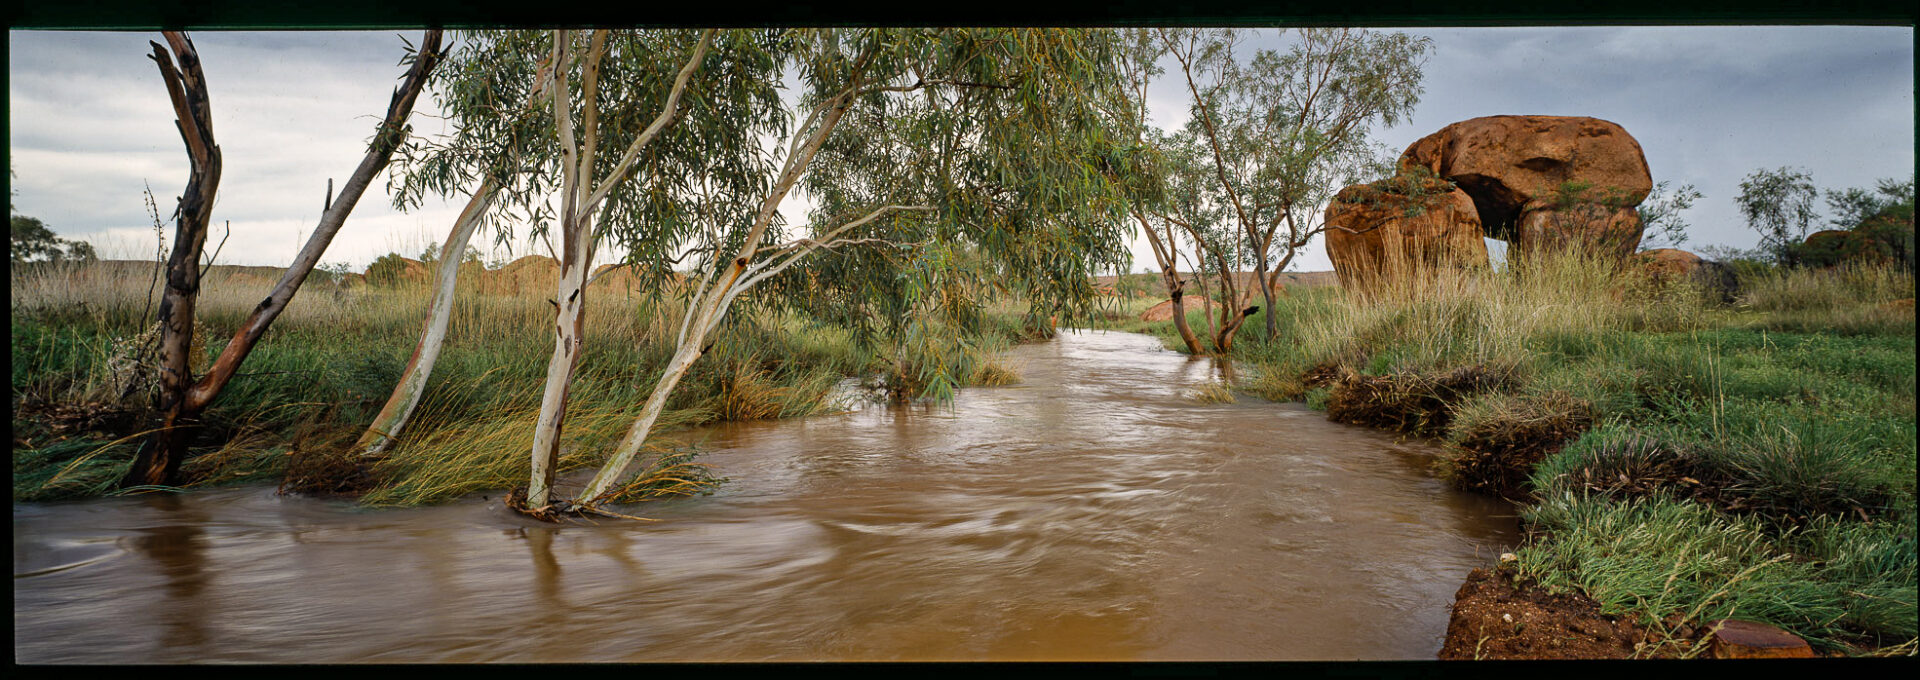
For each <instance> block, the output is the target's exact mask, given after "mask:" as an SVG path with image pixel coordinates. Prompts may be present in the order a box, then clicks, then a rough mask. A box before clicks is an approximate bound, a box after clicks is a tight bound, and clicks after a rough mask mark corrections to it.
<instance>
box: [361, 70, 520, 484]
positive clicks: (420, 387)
mask: <svg viewBox="0 0 1920 680" xmlns="http://www.w3.org/2000/svg"><path fill="white" fill-rule="evenodd" d="M552 78H553V68H552V62H548V63H547V64H546V65H544V66H542V67H541V68H540V72H539V73H538V74H537V75H536V76H534V85H533V89H532V91H531V92H530V93H529V94H528V95H527V107H528V108H531V107H533V106H535V105H537V104H538V103H539V102H540V101H541V99H542V98H544V96H545V94H546V88H547V84H548V83H551V82H552ZM499 187H500V184H499V181H498V180H496V179H495V178H493V177H488V178H487V179H485V180H484V181H482V182H481V184H480V188H479V189H478V190H475V191H474V192H473V196H472V198H470V199H468V201H467V207H466V209H464V210H462V211H460V217H459V218H458V219H456V220H454V223H453V230H452V232H450V233H448V234H447V241H446V243H445V244H444V245H442V246H441V248H440V252H441V253H464V252H467V241H468V239H470V238H471V237H472V236H473V232H474V230H475V229H477V228H478V227H479V226H480V221H481V217H483V216H485V215H486V213H487V210H488V209H489V208H490V207H492V205H493V199H494V197H495V196H496V195H497V192H498V191H499ZM459 273H460V266H459V258H458V256H456V255H443V256H442V257H441V258H440V269H439V271H437V272H435V275H434V284H435V285H434V292H433V302H432V303H430V304H429V305H428V312H427V323H426V326H425V327H424V328H422V329H421V331H420V340H419V342H417V343H415V344H414V348H413V356H412V357H410V358H409V359H408V360H407V367H406V369H405V370H403V371H402V372H401V374H400V380H399V382H398V383H396V384H395V385H394V387H393V394H392V395H390V396H388V397H387V403H386V405H385V406H382V407H381V408H380V414H379V415H376V416H374V418H373V422H372V423H371V424H369V425H368V426H367V431H366V432H365V433H362V434H361V435H360V439H359V441H357V442H354V445H353V448H354V450H356V451H359V452H360V454H361V455H364V456H376V455H379V454H381V453H383V452H385V451H386V450H387V448H388V447H390V446H392V445H393V442H394V440H396V439H398V438H399V437H400V431H401V429H402V428H405V427H406V426H407V420H408V419H409V418H412V417H413V412H414V409H416V408H419V406H420V397H421V395H423V394H425V393H426V391H427V379H428V378H430V377H432V376H433V366H434V364H435V363H437V362H438V361H439V360H440V348H441V347H442V346H444V345H445V344H446V339H447V324H448V323H449V322H450V320H451V319H452V317H453V301H454V295H455V287H456V285H457V284H458V282H459Z"/></svg>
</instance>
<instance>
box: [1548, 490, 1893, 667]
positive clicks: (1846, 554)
mask: <svg viewBox="0 0 1920 680" xmlns="http://www.w3.org/2000/svg"><path fill="white" fill-rule="evenodd" d="M1525 519H1526V520H1527V521H1528V522H1530V523H1531V524H1532V525H1533V526H1535V527H1536V528H1537V529H1538V530H1539V531H1540V534H1539V536H1540V538H1538V539H1537V540H1535V541H1533V542H1531V543H1529V544H1528V545H1526V546H1524V547H1522V548H1521V549H1519V550H1518V551H1517V552H1516V555H1517V556H1518V557H1519V561H1518V566H1519V573H1520V575H1521V576H1523V577H1525V578H1529V579H1532V580H1534V581H1536V582H1538V583H1539V584H1541V585H1542V586H1545V587H1547V588H1549V589H1570V588H1571V589H1578V591H1579V592H1581V593H1584V594H1586V595H1587V596H1589V597H1592V598H1593V599H1594V600H1596V601H1597V602H1599V603H1600V605H1601V608H1602V611H1605V612H1607V613H1611V614H1637V615H1639V616H1640V617H1641V618H1642V620H1644V621H1646V622H1655V621H1662V620H1664V619H1666V618H1667V617H1668V616H1670V615H1672V614H1676V613H1677V614H1681V615H1682V616H1684V617H1685V618H1686V619H1687V620H1691V621H1706V620H1712V619H1719V618H1740V619H1745V620H1752V621H1759V622H1762V623H1768V624H1772V625H1776V626H1780V627H1781V628H1784V629H1786V630H1789V631H1792V632H1794V633H1795V634H1797V635H1800V636H1802V637H1804V638H1807V640H1808V641H1809V642H1812V643H1813V644H1815V645H1816V646H1819V647H1823V648H1828V649H1837V648H1840V645H1841V644H1842V643H1846V642H1860V641H1862V640H1861V638H1862V637H1863V635H1862V633H1861V631H1870V633H1869V634H1868V635H1870V636H1873V637H1876V638H1877V639H1875V640H1874V641H1873V642H1876V643H1885V642H1894V641H1900V640H1904V639H1907V638H1911V637H1913V636H1914V634H1915V614H1914V612H1915V609H1914V607H1915V605H1916V600H1915V597H1914V593H1915V591H1916V582H1915V572H1914V561H1913V557H1912V552H1911V550H1912V547H1913V539H1912V534H1911V533H1906V534H1901V533H1900V532H1898V531H1889V530H1888V529H1885V528H1875V527H1873V526H1871V525H1864V524H1859V523H1849V522H1840V521H1835V520H1826V521H1822V522H1819V523H1814V524H1810V525H1808V526H1807V527H1806V528H1803V529H1798V530H1790V531H1787V532H1780V531H1777V530H1775V529H1773V528H1771V527H1769V526H1768V525H1767V523H1765V522H1763V521H1761V520H1759V519H1755V518H1749V517H1741V516H1737V515H1727V514H1724V513H1720V512H1717V511H1715V510H1714V509H1713V508H1711V507H1709V506H1707V505H1704V504H1701V503H1695V502H1687V501H1676V500H1673V499H1671V498H1666V497H1659V496H1656V497H1651V498H1642V499H1633V500H1627V501H1617V500H1612V499H1608V498H1605V497H1579V496H1570V495H1568V496H1555V497H1550V498H1547V499H1545V500H1544V501H1543V502H1541V503H1540V504H1538V505H1535V506H1533V507H1531V508H1528V509H1527V510H1526V511H1525ZM1903 551H1904V552H1903ZM1869 592H1870V593H1873V596H1872V597H1863V596H1862V595H1863V594H1865V593H1869Z"/></svg>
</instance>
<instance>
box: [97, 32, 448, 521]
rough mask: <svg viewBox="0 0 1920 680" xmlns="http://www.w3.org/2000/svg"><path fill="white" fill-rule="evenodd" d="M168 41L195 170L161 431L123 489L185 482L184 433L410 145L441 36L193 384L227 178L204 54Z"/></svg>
mask: <svg viewBox="0 0 1920 680" xmlns="http://www.w3.org/2000/svg"><path fill="white" fill-rule="evenodd" d="M163 35H165V36H166V38H167V42H168V43H170V44H172V45H173V49H174V52H175V53H176V54H178V55H179V57H180V67H179V69H178V70H176V69H174V68H173V66H172V65H171V60H170V59H168V57H167V54H166V52H165V50H163V49H162V48H161V47H160V45H159V44H158V43H155V44H154V45H153V49H154V55H153V59H154V61H155V62H157V63H159V64H160V74H161V77H162V78H163V79H165V80H166V83H167V93H168V95H169V96H170V97H171V98H172V100H173V106H174V113H175V114H176V115H177V116H178V117H179V127H180V130H181V137H182V138H183V139H185V140H186V144H187V153H188V156H189V157H191V158H192V159H193V165H192V175H191V176H190V178H189V181H188V185H187V192H186V194H185V195H183V196H182V198H181V201H180V209H179V214H180V221H179V228H178V230H177V231H176V234H175V239H174V250H173V252H172V254H171V255H170V256H169V257H168V264H167V269H168V272H167V293H166V295H165V296H164V297H163V298H162V299H161V306H160V319H161V322H162V324H163V325H165V326H166V328H167V330H165V331H163V333H162V350H161V362H162V370H161V373H162V375H161V387H162V389H161V396H160V412H161V413H162V422H161V427H160V428H159V429H158V430H156V431H155V432H154V433H153V435H152V436H150V437H149V438H148V439H147V441H146V443H145V444H144V445H142V447H141V449H140V452H139V453H138V454H137V455H136V457H135V459H134V464H133V467H132V469H130V470H128V472H127V475H126V477H124V478H123V479H122V480H121V486H122V487H123V488H125V487H134V486H142V485H162V484H165V485H177V484H178V483H179V471H180V463H181V460H182V459H184V458H185V456H186V444H187V441H188V439H189V437H188V436H187V432H186V431H185V430H186V429H188V428H190V427H191V425H192V424H193V423H194V422H195V421H197V420H198V418H199V416H200V414H201V413H202V412H203V411H205V409H206V408H207V406H208V405H209V404H211V403H213V401H214V399H216V398H218V397H219V396H220V392H221V390H222V389H224V388H225V387H226V386H227V383H228V382H229V381H231V380H232V379H233V376H234V375H235V374H236V373H237V372H238V371H239V369H240V365H241V364H242V363H243V362H245V361H246V359H247V355H248V354H249V353H251V352H252V351H253V348H254V346H255V345H256V344H257V343H258V342H259V341H260V337H261V336H262V335H264V334H266V332H267V327H268V326H270V325H271V324H272V323H273V320H274V319H275V318H277V317H279V316H280V313H281V312H282V311H285V310H286V307H287V304H288V303H290V302H292V301H293V296H294V294H295V293H298V292H299V290H300V285H301V284H302V283H305V282H306V279H307V275H308V274H311V273H312V272H313V268H314V266H315V265H317V264H319V262H320V257H321V255H323V254H324V253H325V252H326V249H327V246H328V245H329V244H331V243H332V242H333V237H334V235H335V234H337V233H339V231H340V227H341V226H342V225H344V224H345V223H346V220H347V216H348V215H349V214H350V213H352V212H353V206H354V204H355V203H357V202H358V201H359V200H360V195H361V194H362V193H365V191H366V188H367V185H368V184H369V183H371V182H372V181H373V177H374V175H377V174H379V173H380V171H381V170H383V169H385V168H386V166H387V161H388V160H390V159H391V158H392V157H393V151H394V149H395V148H397V147H398V146H399V145H400V143H401V142H402V141H404V140H405V139H406V136H407V130H408V128H407V117H408V116H409V115H411V114H412V112H413V105H414V102H415V100H417V99H418V98H419V95H420V90H421V88H422V87H423V86H424V84H425V82H426V78H427V75H428V73H429V72H430V71H431V70H432V69H433V67H434V65H435V64H437V63H439V61H440V59H441V57H442V56H443V55H442V53H441V52H440V31H439V30H430V31H427V34H426V38H425V39H424V40H422V42H421V44H420V49H419V50H418V52H417V53H416V54H415V55H414V56H413V59H412V62H413V63H412V66H411V67H410V68H409V69H408V71H407V75H406V80H405V81H404V82H402V83H401V85H400V87H397V88H395V89H394V93H393V99H392V101H391V102H389V103H388V105H387V115H386V117H385V118H384V119H382V120H381V121H380V125H379V127H378V128H377V129H376V131H375V133H374V137H373V140H372V142H371V143H370V144H369V146H368V149H367V154H366V156H365V157H364V158H363V159H361V161H360V166H359V167H358V168H356V169H354V172H353V176H352V177H349V178H348V179H347V182H346V184H345V185H344V186H342V187H341V188H340V194H339V195H338V196H337V197H336V198H335V199H334V200H333V201H332V202H331V204H330V205H328V206H327V208H326V210H325V211H324V212H323V213H322V214H321V216H320V222H319V224H318V225H317V226H315V227H314V230H313V234H312V235H311V236H309V237H308V238H307V243H306V245H305V246H304V247H303V248H301V250H300V253H299V254H298V255H296V256H295V257H294V261H293V264H292V265H290V266H288V267H287V271H286V273H285V274H283V275H282V276H281V277H280V281H279V283H277V284H275V285H274V287H273V290H272V292H270V293H269V294H268V295H267V297H266V299H263V300H261V301H260V304H259V305H257V306H255V307H254V309H253V312H252V313H251V314H249V315H248V316H247V319H246V320H245V321H243V322H242V323H241V324H240V329H239V330H238V331H237V332H235V333H234V335H233V339H232V340H231V341H229V342H228V343H227V346H226V349H224V350H222V351H221V352H220V356H219V357H218V358H216V359H215V360H214V362H213V364H212V366H210V367H209V368H208V371H207V374H206V375H204V376H201V377H200V379H199V380H192V374H191V370H190V367H189V365H188V361H189V359H190V357H189V356H188V348H189V347H191V345H192V342H193V336H192V333H193V303H194V299H195V298H196V297H197V296H198V294H199V290H200V280H199V275H198V272H197V271H194V272H193V273H191V274H190V273H189V271H190V270H194V269H195V267H196V264H197V263H198V260H199V256H200V251H201V250H202V249H203V247H204V246H205V244H206V235H207V221H208V218H209V216H210V213H211V212H212V209H213V194H214V189H215V188H216V187H217V185H218V183H219V178H220V156H219V148H218V147H217V146H215V145H214V144H213V120H212V115H211V111H210V110H209V107H208V103H207V92H206V82H205V79H204V76H203V75H202V73H201V71H200V58H199V54H198V52H196V51H195V50H194V49H193V43H192V42H191V41H189V40H188V39H187V37H186V36H185V35H184V34H181V33H177V32H166V33H164V34H163Z"/></svg>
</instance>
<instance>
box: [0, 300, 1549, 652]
mask: <svg viewBox="0 0 1920 680" xmlns="http://www.w3.org/2000/svg"><path fill="white" fill-rule="evenodd" d="M1009 362H1010V363H1011V364H1012V365H1015V366H1017V367H1018V368H1019V371H1020V373H1021V376H1022V382H1021V383H1020V384H1016V385H1011V386H1006V387H998V388H978V389H970V390H966V391H964V392H962V393H961V394H960V395H959V396H958V398H957V400H956V401H955V403H954V404H952V405H951V406H950V407H934V406H928V405H913V406H895V407H872V408H867V409H864V410H860V411H857V412H853V413H848V414H843V415H837V416H824V417H816V418H807V419H802V420H791V421H779V422H756V423H739V424H730V425H726V426H721V427H715V428H710V429H705V430H700V431H695V432H691V433H686V434H684V435H682V436H684V437H686V438H688V439H695V440H699V441H700V442H701V445H702V447H703V448H705V449H707V450H709V451H711V453H708V454H707V455H706V456H705V457H704V458H703V460H704V461H705V462H708V463H710V464H713V465H715V466H717V467H718V468H719V470H720V472H721V473H722V474H724V475H726V476H727V477H729V478H731V479H732V482H731V483H729V484H728V485H727V486H725V487H724V488H723V489H722V491H721V492H719V493H717V494H715V495H713V496H709V497H702V498H692V499H683V500H674V501H666V502H656V503H651V504H647V505H644V506H638V507H636V508H630V509H629V511H630V512H634V513H638V514H642V515H645V516H648V517H654V518H658V519H661V520H663V521H661V522H658V523H634V522H626V521H611V520H609V521H599V522H597V523H594V524H577V525H569V526H562V527H555V526H549V525H542V524H539V523H537V522H531V521H527V520H524V519H522V518H519V517H516V516H514V515H512V514H511V513H508V512H506V511H503V510H502V509H500V507H499V503H498V499H497V497H496V498H493V499H491V500H487V499H481V498H474V499H470V500H469V501H467V502H463V503H456V504H452V505H448V506H443V507H435V508H420V509H410V510H385V511H366V510H359V509H355V508H352V507H349V506H345V505H341V504H337V503H327V502H320V501H314V500H307V499H299V498H282V497H277V496H274V495H273V492H272V490H271V489H229V490H221V491H214V492H206V493H197V494H192V495H187V496H144V497H136V498H121V499H105V500H98V501H88V502H84V503H66V504H43V505H42V504H36V505H15V506H14V634H15V642H14V645H15V646H14V649H15V654H16V659H17V660H18V661H21V662H25V663H45V662H56V663H57V662H163V663H164V662H188V661H242V662H258V661H276V662H360V661H370V662H383V661H385V662H409V661H435V662H463V661H519V662H553V661H646V660H682V661H714V660H865V659H873V660H893V659H900V660H1035V659H1114V660H1131V659H1354V658H1389V659H1392V658H1404V659H1426V658H1432V657H1433V654H1434V652H1435V651H1436V650H1438V649H1439V646H1440V641H1441V635H1442V634H1443V632H1444V629H1445V626H1446V619H1447V605H1448V604H1449V603H1450V602H1451V601H1452V593H1453V591H1454V589H1456V588H1457V587H1458V586H1459V584H1460V582H1461V580H1462V579H1463V578H1464V576H1465V574H1466V572H1467V571H1468V570H1469V569H1471V568H1472V567H1474V566H1480V565H1482V564H1484V563H1486V562H1487V561H1489V559H1490V556H1492V555H1496V554H1498V553H1499V552H1500V550H1501V549H1502V548H1503V547H1505V546H1507V545H1508V544H1510V543H1511V542H1512V541H1513V540H1514V538H1515V537H1514V521H1513V518H1512V517H1511V516H1510V515H1511V511H1510V510H1509V509H1508V508H1506V507H1505V506H1503V505H1501V504H1499V503H1497V502H1493V501H1489V500H1486V499H1482V498H1479V497H1476V496H1470V495H1465V494H1459V493H1455V492H1452V491H1449V490H1448V489H1446V488H1445V487H1444V485H1442V484H1441V483H1439V482H1437V481H1435V480H1434V479H1432V478H1431V476H1430V475H1428V474H1427V473H1426V468H1427V467H1428V466H1429V465H1430V464H1431V460H1432V454H1433V450H1432V448H1431V446H1430V445H1428V444H1425V443H1420V442H1403V441H1397V440H1396V439H1395V438H1394V437H1392V436H1389V435H1385V434H1381V433H1378V432H1373V431H1369V430H1365V429H1359V428H1353V427H1348V426H1344V425H1338V424H1334V423H1329V422H1327V421H1326V420H1325V418H1324V417H1323V416H1322V415H1321V414H1318V413H1315V412H1312V411H1308V410H1306V409H1304V408H1301V407H1299V406H1296V405H1286V404H1272V403H1266V402H1260V401H1258V400H1256V399H1250V398H1249V399H1243V400H1242V401H1241V402H1240V403H1235V404H1208V405H1201V404H1196V403H1194V402H1192V401H1189V400H1186V399H1184V398H1183V397H1182V396H1181V395H1182V394H1184V393H1185V392H1186V391H1188V390H1189V389H1190V388H1192V387H1194V386H1195V385H1198V384H1200V383H1203V382H1206V381H1211V380H1217V379H1219V375H1220V371H1221V370H1223V368H1224V367H1216V366H1214V365H1213V363H1212V362H1209V361H1207V360H1204V359H1190V358H1188V357H1185V356H1183V355H1180V354H1177V353H1173V352H1168V351H1165V350H1163V349H1160V347H1159V345H1158V342H1157V341H1156V340H1154V339H1152V338H1148V337H1145V336H1140V335H1131V334H1105V333H1069V334H1064V335H1062V336H1061V337H1060V338H1059V339H1057V340H1055V341H1052V342H1047V343H1041V344H1035V345H1027V346H1023V347H1019V348H1017V349H1016V350H1015V351H1014V352H1013V353H1012V356H1011V357H1010V358H1009ZM515 453H516V454H517V452H515ZM571 481H573V482H574V483H575V484H578V483H580V482H581V481H583V480H579V479H575V480H571Z"/></svg>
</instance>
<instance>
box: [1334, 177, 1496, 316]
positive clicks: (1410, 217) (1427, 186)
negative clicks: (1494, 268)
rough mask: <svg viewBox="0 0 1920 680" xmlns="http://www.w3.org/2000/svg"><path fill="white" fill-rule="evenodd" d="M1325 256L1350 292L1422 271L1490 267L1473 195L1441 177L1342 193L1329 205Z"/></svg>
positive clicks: (1366, 186) (1379, 184)
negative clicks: (1469, 195)
mask: <svg viewBox="0 0 1920 680" xmlns="http://www.w3.org/2000/svg"><path fill="white" fill-rule="evenodd" d="M1326 224H1327V232H1326V234H1327V255H1328V257H1329V258H1331V259H1332V260H1333V269H1334V271H1335V272H1336V273H1337V274H1338V275H1339V278H1340V285H1341V286H1343V287H1346V288H1347V289H1348V290H1355V291H1372V290H1377V289H1378V287H1379V284H1380V283H1381V282H1382V281H1387V280H1400V279H1403V278H1406V277H1408V276H1410V275H1413V274H1415V273H1417V272H1420V271H1433V270H1436V269H1442V268H1447V267H1475V266H1485V265H1486V264H1487V244H1486V240H1485V235H1484V233H1483V232H1482V231H1481V228H1480V217H1479V212H1478V210H1476V209H1475V207H1474V203H1473V200H1472V199H1471V198H1469V197H1468V196H1467V194H1466V193H1465V192H1463V191H1461V190H1459V189H1456V188H1454V187H1453V186H1452V185H1451V184H1449V183H1448V182H1446V181H1445V180H1441V179H1438V178H1434V177H1431V176H1427V175H1424V174H1421V173H1417V172H1415V173H1408V174H1402V175H1400V176H1397V177H1394V178H1392V179H1386V180H1381V181H1378V182H1373V183H1371V184H1356V185H1354V186H1350V187H1347V188H1346V189H1343V190H1341V191H1340V193H1339V194H1338V195H1336V196H1335V197H1334V199H1333V202H1332V203H1330V204H1328V205H1327V213H1326Z"/></svg>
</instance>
